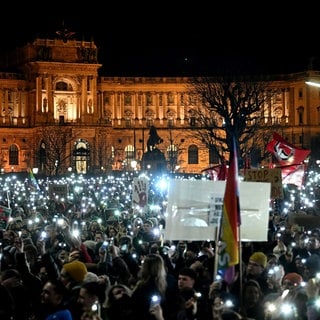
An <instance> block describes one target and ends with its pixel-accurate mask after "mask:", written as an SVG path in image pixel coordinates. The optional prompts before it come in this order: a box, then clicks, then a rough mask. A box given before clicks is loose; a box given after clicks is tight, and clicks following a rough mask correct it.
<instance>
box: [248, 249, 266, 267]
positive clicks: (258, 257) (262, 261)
mask: <svg viewBox="0 0 320 320" xmlns="http://www.w3.org/2000/svg"><path fill="white" fill-rule="evenodd" d="M249 261H253V262H255V263H256V264H259V265H260V266H262V267H263V268H265V267H266V266H267V256H266V255H265V254H264V253H263V252H261V251H257V252H254V253H253V254H252V255H251V256H250V258H249Z"/></svg>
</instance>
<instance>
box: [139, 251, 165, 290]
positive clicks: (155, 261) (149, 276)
mask: <svg viewBox="0 0 320 320" xmlns="http://www.w3.org/2000/svg"><path fill="white" fill-rule="evenodd" d="M139 276H140V279H139V281H138V283H137V286H138V287H140V286H143V285H144V284H146V283H150V282H153V283H154V284H155V285H156V287H157V289H158V290H159V292H160V293H161V294H162V295H164V294H165V292H166V290H167V272H166V268H165V264H164V261H163V259H162V257H161V256H160V255H159V254H153V253H152V254H148V255H147V256H146V257H145V259H144V261H143V264H142V267H141V270H140V274H139Z"/></svg>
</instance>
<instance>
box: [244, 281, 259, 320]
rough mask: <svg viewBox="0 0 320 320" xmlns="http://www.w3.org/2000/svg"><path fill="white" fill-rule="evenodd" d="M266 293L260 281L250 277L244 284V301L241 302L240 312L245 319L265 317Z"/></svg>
mask: <svg viewBox="0 0 320 320" xmlns="http://www.w3.org/2000/svg"><path fill="white" fill-rule="evenodd" d="M263 298H264V294H263V292H262V290H261V287H260V285H259V282H258V281H256V280H254V279H249V280H248V281H246V282H245V283H244V284H243V289H242V303H241V304H240V310H239V313H240V314H241V315H242V316H243V317H245V319H255V320H258V319H259V320H260V319H261V320H262V319H264V304H263Z"/></svg>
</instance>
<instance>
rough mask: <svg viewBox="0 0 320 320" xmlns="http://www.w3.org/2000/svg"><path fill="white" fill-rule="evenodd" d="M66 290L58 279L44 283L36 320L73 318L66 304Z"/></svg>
mask: <svg viewBox="0 0 320 320" xmlns="http://www.w3.org/2000/svg"><path fill="white" fill-rule="evenodd" d="M67 295H68V290H67V289H66V287H65V285H64V284H63V283H62V282H61V281H60V280H50V281H48V282H46V283H45V285H44V286H43V289H42V293H41V308H40V310H38V312H39V314H38V315H37V317H36V318H35V319H36V320H73V317H72V314H71V311H70V310H69V309H68V307H67V305H66V298H67Z"/></svg>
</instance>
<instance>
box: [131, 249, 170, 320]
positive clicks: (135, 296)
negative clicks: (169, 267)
mask: <svg viewBox="0 0 320 320" xmlns="http://www.w3.org/2000/svg"><path fill="white" fill-rule="evenodd" d="M166 276H167V273H166V269H165V264H164V261H163V259H162V257H161V256H160V255H159V254H148V255H147V256H146V257H145V259H144V261H143V263H142V265H141V270H140V273H139V279H138V282H137V284H136V286H135V288H134V289H133V293H132V306H133V317H132V320H140V319H145V320H149V319H150V320H151V319H152V320H154V319H155V318H154V313H155V314H157V315H159V314H158V312H160V310H159V309H158V307H156V305H160V306H161V308H162V309H163V308H165V305H166V300H165V296H166V290H167V286H168V284H167V278H166ZM155 296H157V299H155ZM155 307H156V308H155ZM154 308H155V309H154ZM150 310H151V312H150Z"/></svg>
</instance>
